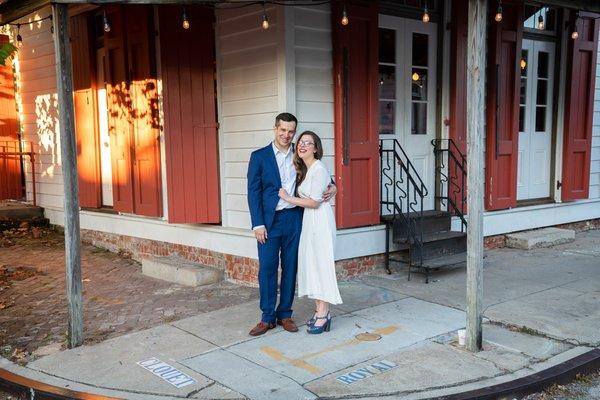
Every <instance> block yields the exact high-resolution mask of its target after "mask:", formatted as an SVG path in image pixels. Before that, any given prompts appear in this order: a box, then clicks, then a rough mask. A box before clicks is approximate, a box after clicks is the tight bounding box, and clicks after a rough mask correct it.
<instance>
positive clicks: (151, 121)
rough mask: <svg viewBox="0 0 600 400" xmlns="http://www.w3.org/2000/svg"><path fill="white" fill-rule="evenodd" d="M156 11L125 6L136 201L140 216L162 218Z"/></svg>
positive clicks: (135, 208)
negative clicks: (153, 30)
mask: <svg viewBox="0 0 600 400" xmlns="http://www.w3.org/2000/svg"><path fill="white" fill-rule="evenodd" d="M152 11H153V10H152V8H151V7H146V6H128V7H125V16H126V21H127V22H126V24H125V27H126V41H127V62H128V69H129V74H128V75H129V77H128V78H129V79H128V81H129V97H130V109H129V112H130V122H131V125H132V133H133V141H132V144H133V151H132V156H133V167H132V174H133V198H134V211H135V213H136V214H140V215H147V216H154V217H158V216H160V215H162V205H161V204H162V201H161V190H160V186H161V182H160V152H159V138H160V133H159V126H160V123H159V117H158V89H157V82H156V67H155V62H154V60H155V59H156V57H155V53H154V51H153V49H154V46H152V45H151V43H153V37H152V36H151V34H150V29H149V26H151V25H150V24H151V23H152V21H153V19H152Z"/></svg>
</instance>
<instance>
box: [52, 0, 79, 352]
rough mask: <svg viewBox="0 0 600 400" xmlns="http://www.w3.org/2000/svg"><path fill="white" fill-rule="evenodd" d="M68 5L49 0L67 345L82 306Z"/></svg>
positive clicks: (75, 341)
mask: <svg viewBox="0 0 600 400" xmlns="http://www.w3.org/2000/svg"><path fill="white" fill-rule="evenodd" d="M68 18H69V17H68V5H67V4H52V21H53V24H54V34H55V39H54V49H55V55H56V80H57V85H58V115H59V124H60V149H61V163H62V173H63V180H64V196H65V200H64V205H65V262H66V275H67V276H66V277H67V301H68V308H69V330H68V336H69V337H68V339H69V347H76V346H80V345H81V344H83V306H82V297H81V285H82V284H81V248H80V236H79V187H78V183H77V156H76V151H75V123H74V119H75V118H74V109H73V79H72V76H71V75H72V74H71V71H72V69H71V44H70V43H69V32H68Z"/></svg>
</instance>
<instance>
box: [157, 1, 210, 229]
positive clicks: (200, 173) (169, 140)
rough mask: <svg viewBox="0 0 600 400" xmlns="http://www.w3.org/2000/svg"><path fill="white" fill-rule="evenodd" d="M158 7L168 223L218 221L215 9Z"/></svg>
mask: <svg viewBox="0 0 600 400" xmlns="http://www.w3.org/2000/svg"><path fill="white" fill-rule="evenodd" d="M186 13H187V17H188V20H189V21H190V29H188V30H184V29H182V28H181V25H180V24H179V23H173V21H180V20H181V7H175V6H163V7H161V8H160V13H159V14H160V40H161V62H162V65H161V78H162V82H163V94H164V103H163V104H164V125H165V143H166V161H167V185H168V197H169V201H168V202H169V222H177V223H184V222H185V223H218V222H220V209H219V203H220V199H219V170H218V153H219V151H218V144H217V122H216V109H215V84H214V71H215V49H214V32H213V11H212V9H210V8H203V7H187V10H186Z"/></svg>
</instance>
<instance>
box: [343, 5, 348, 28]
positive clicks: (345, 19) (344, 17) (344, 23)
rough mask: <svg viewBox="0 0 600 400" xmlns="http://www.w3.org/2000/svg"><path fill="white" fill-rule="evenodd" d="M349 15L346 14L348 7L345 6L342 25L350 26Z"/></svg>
mask: <svg viewBox="0 0 600 400" xmlns="http://www.w3.org/2000/svg"><path fill="white" fill-rule="evenodd" d="M348 22H349V21H348V13H347V12H346V5H345V4H344V9H343V10H342V25H344V26H345V25H348Z"/></svg>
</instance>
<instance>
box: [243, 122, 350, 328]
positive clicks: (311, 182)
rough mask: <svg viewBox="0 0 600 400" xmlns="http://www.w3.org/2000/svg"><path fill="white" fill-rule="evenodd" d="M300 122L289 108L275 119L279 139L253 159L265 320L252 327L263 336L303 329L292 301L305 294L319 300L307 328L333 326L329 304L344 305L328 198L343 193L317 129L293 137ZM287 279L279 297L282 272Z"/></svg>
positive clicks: (251, 185)
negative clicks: (324, 159)
mask: <svg viewBox="0 0 600 400" xmlns="http://www.w3.org/2000/svg"><path fill="white" fill-rule="evenodd" d="M297 125H298V120H297V119H296V117H295V116H293V115H292V114H290V113H281V114H279V115H277V117H276V118H275V128H274V131H275V138H274V140H273V142H271V143H270V144H269V145H267V146H266V147H263V148H262V149H259V150H256V151H254V152H253V153H252V155H251V156H250V163H249V165H248V205H249V208H250V215H251V218H252V229H253V231H254V235H255V236H256V240H257V246H258V260H259V265H260V266H259V270H258V286H259V293H260V309H261V311H262V317H261V321H260V322H259V323H258V324H257V325H256V326H255V327H254V328H252V330H251V331H250V335H252V336H258V335H262V334H263V333H265V332H267V331H268V330H269V329H273V328H275V326H276V324H277V325H281V326H283V328H284V329H285V330H286V331H288V332H297V331H298V327H297V326H296V324H295V323H294V321H293V320H292V303H293V301H294V292H295V288H296V277H297V279H298V296H299V297H303V296H308V297H309V298H311V299H314V300H315V313H314V315H313V316H312V318H310V319H309V320H308V321H307V332H308V333H311V334H318V333H323V332H324V331H329V329H330V328H331V315H330V313H329V305H330V304H341V303H342V299H341V297H340V293H339V290H338V286H337V280H336V276H335V263H334V258H333V257H334V253H333V252H334V247H335V235H336V227H335V219H334V216H333V210H332V208H331V205H330V204H329V199H330V198H331V197H333V196H334V195H335V193H336V188H335V185H333V184H332V183H331V180H330V178H329V173H328V171H327V169H326V167H325V165H324V164H323V162H322V161H321V158H322V156H323V145H322V143H321V139H320V138H319V136H317V135H316V134H315V133H314V132H311V131H305V132H302V133H301V134H300V136H299V137H298V140H297V143H296V146H294V144H293V143H292V139H293V138H294V135H295V133H296V127H297ZM280 262H281V283H280V284H279V292H280V293H279V302H278V301H277V300H278V299H277V287H278V270H279V265H280Z"/></svg>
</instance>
